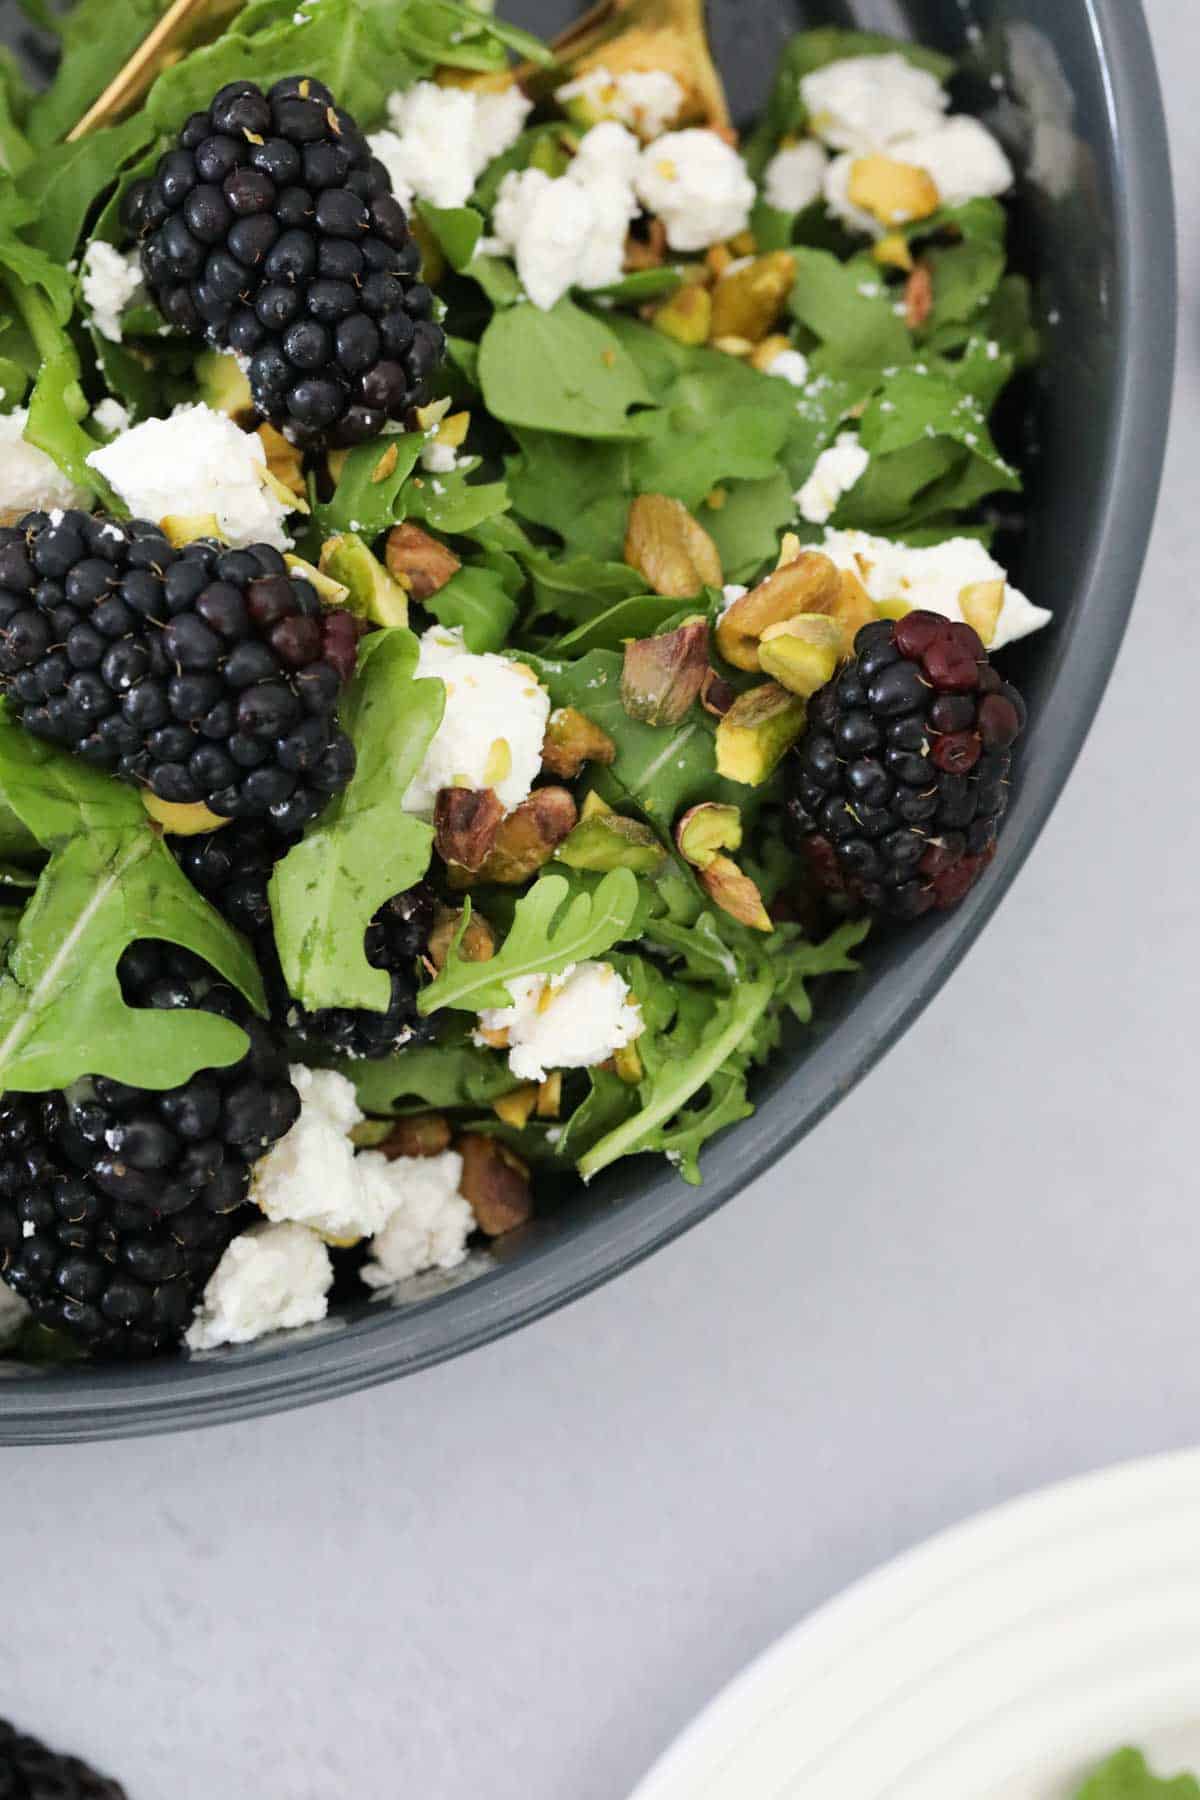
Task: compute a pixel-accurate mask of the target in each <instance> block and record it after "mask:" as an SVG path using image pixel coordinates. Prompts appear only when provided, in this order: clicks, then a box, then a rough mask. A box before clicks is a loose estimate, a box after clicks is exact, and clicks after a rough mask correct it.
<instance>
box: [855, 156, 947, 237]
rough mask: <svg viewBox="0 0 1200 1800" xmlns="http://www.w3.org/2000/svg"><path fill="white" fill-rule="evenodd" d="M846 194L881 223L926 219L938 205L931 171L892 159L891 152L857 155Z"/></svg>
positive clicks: (899, 222)
mask: <svg viewBox="0 0 1200 1800" xmlns="http://www.w3.org/2000/svg"><path fill="white" fill-rule="evenodd" d="M846 194H847V198H848V199H849V201H850V204H851V206H857V207H860V208H861V209H862V211H863V212H868V213H870V214H871V216H872V218H874V219H878V220H879V223H880V224H881V225H908V224H910V223H911V222H912V220H914V219H927V218H928V217H929V216H930V214H931V213H935V212H936V211H937V209H938V207H939V206H940V205H941V196H940V195H939V193H938V191H937V183H936V182H935V181H934V179H933V177H932V175H930V174H928V173H927V172H926V171H925V170H924V169H919V168H918V167H917V166H916V164H915V163H905V162H894V161H893V160H892V158H891V157H890V156H860V157H858V158H857V159H856V160H855V162H854V163H853V164H852V166H851V169H850V181H849V184H848V186H847V189H846Z"/></svg>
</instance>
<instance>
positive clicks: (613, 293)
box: [579, 266, 683, 306]
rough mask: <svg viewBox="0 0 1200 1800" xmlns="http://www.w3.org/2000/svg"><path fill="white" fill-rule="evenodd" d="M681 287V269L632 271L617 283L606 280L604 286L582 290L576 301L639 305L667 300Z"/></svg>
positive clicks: (667, 268)
mask: <svg viewBox="0 0 1200 1800" xmlns="http://www.w3.org/2000/svg"><path fill="white" fill-rule="evenodd" d="M682 286H683V272H682V270H681V269H676V268H671V267H669V266H668V267H665V268H661V269H635V270H634V272H633V274H632V275H622V277H621V279H620V281H610V282H609V284H608V286H607V287H599V288H584V289H583V290H581V291H580V293H579V298H580V299H581V300H583V301H588V302H591V303H592V304H595V303H596V302H597V301H608V302H609V303H610V304H611V305H613V306H643V305H644V304H645V303H646V301H647V300H665V299H667V298H668V297H669V296H670V295H671V294H676V293H678V292H679V289H680V288H681V287H682Z"/></svg>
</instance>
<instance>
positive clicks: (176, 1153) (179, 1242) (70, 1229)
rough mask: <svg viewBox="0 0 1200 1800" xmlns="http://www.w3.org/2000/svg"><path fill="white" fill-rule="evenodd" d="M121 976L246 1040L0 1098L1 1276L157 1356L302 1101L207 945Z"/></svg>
mask: <svg viewBox="0 0 1200 1800" xmlns="http://www.w3.org/2000/svg"><path fill="white" fill-rule="evenodd" d="M120 975H121V985H122V989H123V991H124V994H125V998H126V1000H127V1002H128V1003H129V1004H130V1005H131V1006H145V1007H155V1008H165V1009H182V1008H190V1007H194V1008H198V1009H199V1010H201V1011H204V1012H212V1013H218V1014H220V1015H221V1016H222V1017H224V1018H229V1019H233V1020H235V1021H236V1022H237V1024H239V1025H241V1026H242V1028H243V1029H244V1030H245V1031H246V1032H247V1034H248V1035H249V1038H250V1050H249V1052H248V1054H247V1055H246V1056H245V1057H244V1058H243V1059H242V1061H241V1062H239V1063H237V1064H235V1065H234V1066H233V1067H231V1068H226V1069H206V1070H203V1071H202V1072H201V1073H200V1074H198V1075H195V1076H193V1078H192V1079H191V1081H189V1082H187V1083H186V1084H185V1085H184V1086H182V1087H177V1088H171V1089H168V1090H166V1091H165V1092H152V1091H150V1090H148V1089H145V1088H136V1087H127V1086H126V1085H125V1084H124V1083H123V1082H120V1081H111V1080H108V1079H107V1078H105V1077H102V1076H96V1077H94V1078H91V1079H87V1080H83V1081H79V1082H76V1083H75V1084H74V1085H73V1086H72V1087H71V1088H69V1089H68V1090H66V1091H55V1092H52V1093H48V1094H30V1095H26V1094H6V1095H4V1096H3V1097H0V1276H3V1278H4V1279H5V1280H6V1281H7V1282H8V1283H9V1285H10V1286H11V1287H12V1288H14V1289H15V1290H16V1292H17V1293H18V1294H20V1295H22V1297H23V1298H24V1299H25V1300H27V1301H28V1302H29V1304H30V1306H31V1307H32V1308H33V1314H34V1317H35V1319H37V1320H38V1322H39V1323H40V1324H43V1325H47V1326H49V1327H51V1328H52V1329H53V1330H57V1331H62V1332H65V1333H67V1334H68V1335H69V1336H70V1337H72V1338H74V1339H75V1340H76V1341H77V1342H79V1343H81V1344H83V1345H84V1346H86V1347H87V1348H88V1349H90V1350H92V1351H94V1352H95V1353H97V1354H100V1355H104V1356H149V1355H152V1354H154V1353H155V1352H156V1351H159V1350H163V1349H166V1348H168V1347H170V1346H171V1345H172V1344H174V1343H176V1342H178V1340H179V1338H180V1337H181V1336H182V1334H183V1332H184V1331H185V1330H186V1329H187V1326H188V1324H189V1323H190V1322H191V1317H192V1312H193V1309H194V1307H195V1304H196V1301H197V1299H198V1298H199V1295H200V1293H201V1290H202V1289H203V1287H204V1285H205V1283H206V1282H207V1280H208V1278H209V1276H210V1275H211V1274H212V1271H213V1269H214V1268H215V1267H216V1265H217V1263H218V1261H219V1260H220V1257H221V1253H222V1251H223V1250H224V1249H225V1247H226V1245H227V1244H228V1243H229V1241H230V1239H231V1238H233V1237H236V1235H237V1233H238V1231H239V1230H241V1229H242V1228H243V1226H244V1225H245V1224H246V1223H247V1222H248V1221H249V1217H250V1214H249V1209H248V1208H246V1207H245V1205H244V1203H245V1200H246V1194H247V1190H248V1188H249V1184H250V1173H251V1169H252V1168H253V1165H254V1163H255V1162H256V1161H257V1160H258V1158H259V1157H260V1156H262V1155H263V1154H264V1153H265V1152H266V1151H267V1150H268V1149H269V1148H270V1147H271V1145H272V1144H274V1143H275V1142H276V1141H277V1140H278V1139H279V1138H281V1137H282V1136H283V1135H284V1134H285V1133H286V1132H287V1131H288V1130H290V1128H291V1126H292V1125H293V1124H294V1122H295V1120H296V1118H297V1116H298V1114H299V1111H300V1101H299V1096H298V1095H297V1093H296V1090H295V1088H294V1087H293V1086H292V1085H291V1082H290V1081H289V1079H288V1065H287V1058H286V1056H285V1055H284V1054H283V1052H282V1050H281V1049H280V1047H279V1046H278V1044H277V1043H276V1041H275V1038H274V1036H273V1034H272V1033H271V1031H270V1030H269V1029H268V1027H267V1026H265V1025H264V1024H263V1023H262V1021H261V1020H259V1019H257V1018H255V1017H253V1015H252V1014H251V1013H250V1010H249V1008H248V1007H247V1005H246V1004H245V1002H244V1001H243V1000H242V998H241V996H240V995H239V994H237V993H236V992H235V990H234V989H233V988H231V987H229V986H228V985H227V984H226V983H225V982H223V981H221V980H220V979H219V978H218V977H217V976H215V975H214V974H213V972H212V971H211V970H210V969H209V968H208V966H207V964H205V963H203V962H201V961H200V959H199V958H198V957H195V956H192V955H191V954H190V953H189V952H188V951H185V950H178V949H175V948H173V947H172V946H169V945H166V944H159V943H148V942H141V943H137V944H133V945H131V946H130V948H129V949H128V950H127V951H126V952H125V954H124V956H123V957H122V959H121V965H120ZM2 1794H3V1789H0V1796H2Z"/></svg>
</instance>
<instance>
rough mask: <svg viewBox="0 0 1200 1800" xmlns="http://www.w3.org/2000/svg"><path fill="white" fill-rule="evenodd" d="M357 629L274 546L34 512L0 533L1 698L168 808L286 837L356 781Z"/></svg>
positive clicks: (54, 739) (34, 727) (39, 731)
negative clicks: (346, 718)
mask: <svg viewBox="0 0 1200 1800" xmlns="http://www.w3.org/2000/svg"><path fill="white" fill-rule="evenodd" d="M357 635H358V623H357V621H356V620H354V619H353V618H352V616H351V615H350V614H349V613H345V612H342V611H339V610H338V609H337V608H329V609H323V608H322V605H321V601H320V598H319V597H318V595H317V592H316V590H315V588H313V587H312V585H311V584H310V583H309V582H307V581H304V580H302V579H301V578H300V577H299V576H296V575H293V574H291V573H290V572H289V570H288V566H287V564H286V563H285V561H284V559H283V557H282V556H281V555H280V553H279V551H278V550H275V549H272V548H271V546H270V545H267V544H253V545H251V546H249V547H248V548H246V549H240V550H230V549H226V548H225V547H223V546H222V545H220V544H217V543H214V542H212V541H210V540H207V539H197V540H196V541H195V542H193V543H190V544H185V545H183V546H182V548H180V549H175V548H173V547H172V546H171V544H169V543H168V541H167V539H166V538H165V537H164V536H163V534H162V532H161V530H160V529H159V527H158V526H157V525H150V524H147V523H146V522H145V521H144V520H139V519H135V520H133V521H132V522H131V523H128V524H121V523H118V522H116V521H114V520H109V519H104V518H102V517H97V518H92V517H90V516H89V515H88V514H86V513H82V512H56V513H54V514H52V515H47V514H46V513H29V514H28V515H27V516H26V517H25V518H24V519H22V520H21V521H20V523H19V524H18V525H16V526H13V527H7V528H3V529H0V693H2V694H3V695H4V696H5V698H6V699H7V701H8V704H9V707H10V709H11V711H12V713H13V715H14V717H15V718H16V719H17V720H18V721H19V722H20V723H21V724H23V725H24V726H25V728H26V730H28V731H31V732H33V733H34V735H35V736H37V737H39V738H43V739H45V740H46V741H47V742H49V743H52V744H57V745H59V746H60V747H61V748H63V749H66V750H70V751H73V752H74V753H75V755H77V756H81V757H82V758H83V759H84V760H85V761H86V762H89V763H91V764H92V765H93V766H94V767H96V768H100V769H106V770H109V771H111V772H112V773H113V774H115V775H119V776H120V777H122V779H124V780H126V781H131V782H136V783H138V784H139V785H141V786H144V787H148V788H149V789H150V791H151V792H152V793H154V794H156V795H157V796H158V798H159V799H160V800H166V801H174V802H177V803H179V804H191V803H194V802H197V801H203V802H204V804H205V805H207V806H208V807H209V808H210V810H211V811H213V812H214V813H218V814H220V815H221V816H222V817H225V818H247V817H268V818H270V819H271V820H272V822H273V823H274V824H275V825H276V826H277V827H278V828H279V829H281V830H284V831H291V830H296V829H299V827H300V826H302V825H304V824H305V823H307V821H308V820H310V819H313V818H315V817H316V815H317V813H319V812H320V811H321V808H322V807H323V806H324V805H325V802H326V800H327V799H328V798H329V796H330V795H331V794H335V793H337V792H339V791H340V789H342V788H344V787H345V785H346V783H347V782H348V781H349V779H350V777H351V775H352V774H353V772H354V750H353V746H352V745H351V743H350V741H349V739H348V738H347V737H346V736H345V735H344V733H343V732H341V731H340V730H339V729H338V722H337V702H338V696H339V692H340V689H341V686H342V683H343V681H344V680H346V679H348V677H349V676H350V675H351V674H352V673H353V669H354V662H355V646H356V642H357Z"/></svg>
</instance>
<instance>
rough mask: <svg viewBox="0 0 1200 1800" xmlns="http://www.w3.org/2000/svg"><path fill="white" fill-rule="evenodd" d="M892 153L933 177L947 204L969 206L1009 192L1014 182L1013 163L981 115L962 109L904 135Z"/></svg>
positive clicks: (890, 154)
mask: <svg viewBox="0 0 1200 1800" xmlns="http://www.w3.org/2000/svg"><path fill="white" fill-rule="evenodd" d="M888 155H889V156H891V157H894V158H895V160H896V161H897V162H903V163H912V164H913V165H914V166H915V167H916V168H918V169H924V170H925V172H926V174H927V175H930V176H931V177H932V178H933V183H934V186H935V187H936V188H937V191H938V195H939V198H940V199H941V202H942V205H943V206H965V205H966V203H967V201H968V200H985V199H989V198H991V197H993V196H995V195H998V194H1006V193H1007V192H1008V190H1009V188H1010V187H1011V186H1012V184H1013V170H1012V164H1011V163H1010V162H1009V160H1008V158H1007V156H1005V154H1004V152H1003V150H1002V149H1001V148H1000V146H999V144H998V143H997V142H996V140H995V138H994V137H993V136H992V134H991V132H990V131H989V130H988V129H987V126H986V125H981V124H980V122H979V120H978V119H972V118H970V117H969V116H968V115H967V114H966V113H959V114H956V116H955V117H954V118H953V119H944V120H943V121H942V122H941V123H940V124H939V125H937V126H935V127H934V128H933V130H931V131H925V132H921V133H920V134H919V135H917V136H915V137H906V138H901V139H900V140H899V141H898V142H897V143H895V144H893V145H892V146H891V148H890V150H889V151H888Z"/></svg>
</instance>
